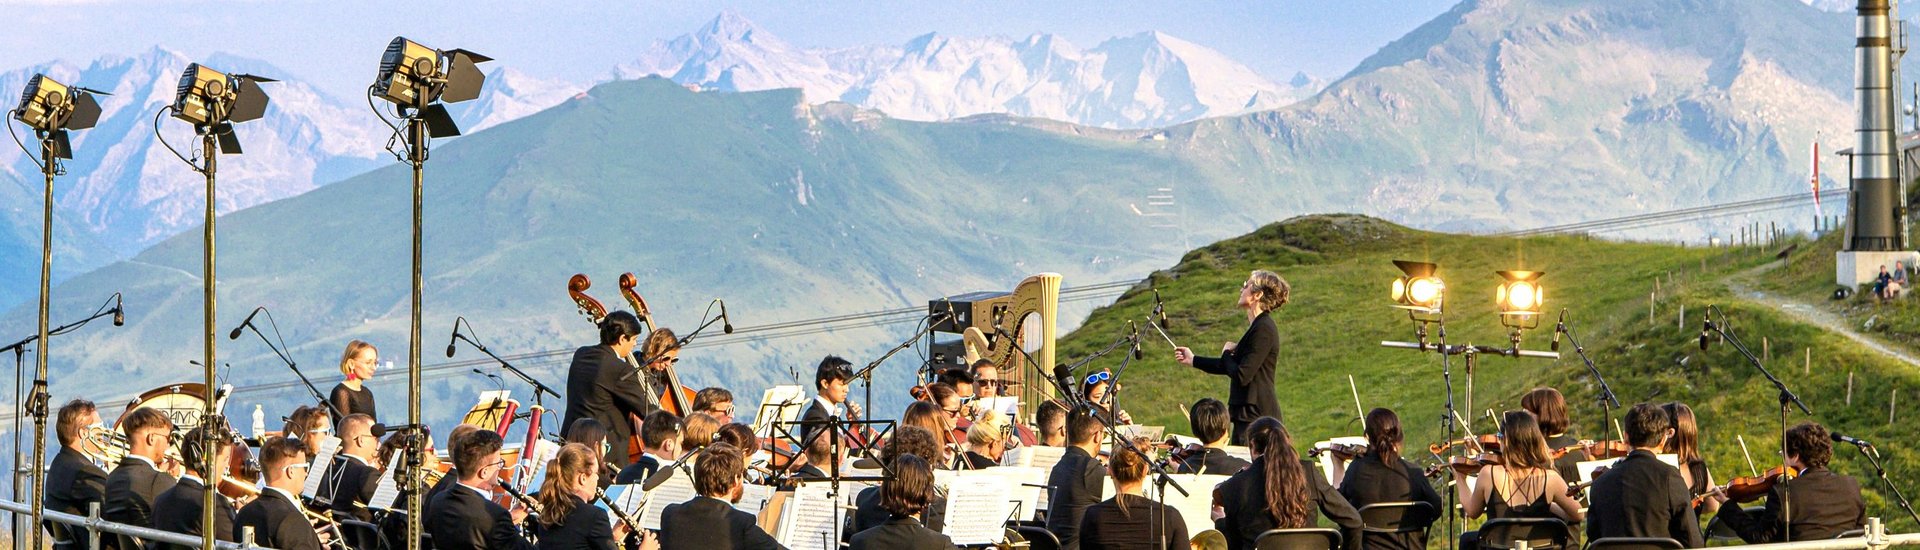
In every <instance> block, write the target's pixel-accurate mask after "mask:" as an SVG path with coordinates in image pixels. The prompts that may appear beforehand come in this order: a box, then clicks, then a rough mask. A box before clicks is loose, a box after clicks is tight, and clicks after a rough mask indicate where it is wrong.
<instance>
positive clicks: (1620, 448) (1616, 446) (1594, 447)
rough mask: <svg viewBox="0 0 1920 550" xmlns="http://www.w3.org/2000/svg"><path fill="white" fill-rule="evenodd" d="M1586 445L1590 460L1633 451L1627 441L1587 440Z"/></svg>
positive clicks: (1603, 458)
mask: <svg viewBox="0 0 1920 550" xmlns="http://www.w3.org/2000/svg"><path fill="white" fill-rule="evenodd" d="M1585 447H1586V451H1587V458H1588V459H1589V460H1606V459H1609V458H1613V457H1619V456H1627V453H1631V452H1633V446H1632V445H1628V444H1627V442H1625V441H1619V440H1614V441H1590V442H1586V445H1585ZM1563 454H1564V453H1563Z"/></svg>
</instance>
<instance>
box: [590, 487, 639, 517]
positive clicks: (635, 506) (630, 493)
mask: <svg viewBox="0 0 1920 550" xmlns="http://www.w3.org/2000/svg"><path fill="white" fill-rule="evenodd" d="M606 493H607V500H610V501H613V504H614V505H615V506H619V507H620V511H624V512H626V513H627V514H629V515H631V514H633V513H634V512H636V511H638V510H639V509H640V506H642V505H643V504H644V502H643V499H644V497H645V495H646V492H644V491H641V490H640V486H639V485H608V486H607V489H606ZM593 506H594V507H595V508H599V509H600V510H601V511H603V512H606V513H607V522H608V524H609V525H620V514H619V512H615V511H614V510H613V509H612V508H608V507H607V503H605V502H602V501H601V500H600V499H597V498H596V499H593Z"/></svg>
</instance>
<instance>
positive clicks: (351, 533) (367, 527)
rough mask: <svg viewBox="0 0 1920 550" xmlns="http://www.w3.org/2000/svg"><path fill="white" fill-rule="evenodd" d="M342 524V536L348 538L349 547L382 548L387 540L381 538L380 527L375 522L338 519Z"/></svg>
mask: <svg viewBox="0 0 1920 550" xmlns="http://www.w3.org/2000/svg"><path fill="white" fill-rule="evenodd" d="M334 523H338V524H340V537H341V538H343V539H346V542H347V547H349V548H352V549H353V550H380V549H381V548H384V547H385V545H386V541H383V540H381V539H380V528H379V527H377V526H375V525H374V524H371V523H367V522H364V521H360V520H357V519H336V520H334Z"/></svg>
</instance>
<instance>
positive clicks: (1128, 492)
mask: <svg viewBox="0 0 1920 550" xmlns="http://www.w3.org/2000/svg"><path fill="white" fill-rule="evenodd" d="M1133 446H1134V448H1136V449H1150V448H1153V443H1151V442H1149V441H1147V440H1146V438H1136V439H1135V440H1134V443H1133ZM1109 454H1110V455H1111V456H1112V457H1113V458H1112V459H1110V460H1108V461H1107V474H1108V475H1111V476H1113V498H1111V499H1107V501H1106V502H1102V503H1099V504H1095V505H1093V506H1091V507H1088V508H1087V513H1086V515H1085V516H1082V517H1081V519H1080V547H1081V548H1109V549H1114V550H1132V549H1138V550H1159V549H1162V548H1186V547H1187V545H1188V544H1189V541H1188V539H1187V522H1186V520H1185V519H1184V518H1182V517H1180V511H1179V510H1176V509H1174V508H1173V507H1171V506H1167V505H1165V504H1161V503H1158V502H1154V501H1153V500H1150V499H1148V498H1147V497H1146V491H1145V490H1144V489H1145V486H1146V484H1145V481H1146V479H1147V459H1146V457H1143V456H1140V454H1139V453H1136V452H1133V451H1131V450H1128V449H1127V447H1126V446H1125V445H1119V444H1115V445H1114V446H1113V451H1112V452H1111V453H1109ZM1195 490H1198V488H1195Z"/></svg>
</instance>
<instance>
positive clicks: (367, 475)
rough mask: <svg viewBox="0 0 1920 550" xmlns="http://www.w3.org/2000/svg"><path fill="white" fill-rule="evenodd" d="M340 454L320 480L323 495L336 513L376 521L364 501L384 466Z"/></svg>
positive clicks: (371, 491)
mask: <svg viewBox="0 0 1920 550" xmlns="http://www.w3.org/2000/svg"><path fill="white" fill-rule="evenodd" d="M336 456H338V458H337V459H335V460H334V461H333V467H332V468H328V469H327V473H326V475H327V477H326V478H325V479H322V480H321V481H320V491H319V495H320V496H321V497H322V498H325V499H327V500H328V501H330V502H331V505H330V509H331V510H333V512H334V513H335V514H338V515H341V516H345V517H350V518H353V519H356V520H360V521H364V522H367V523H373V512H370V511H367V507H366V506H364V505H365V504H367V501H369V500H372V499H373V490H374V489H375V488H377V487H379V484H380V470H379V469H378V468H374V467H373V466H370V465H367V464H365V463H362V462H360V461H359V460H357V459H353V458H348V457H347V456H346V455H336ZM429 517H431V516H429Z"/></svg>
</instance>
